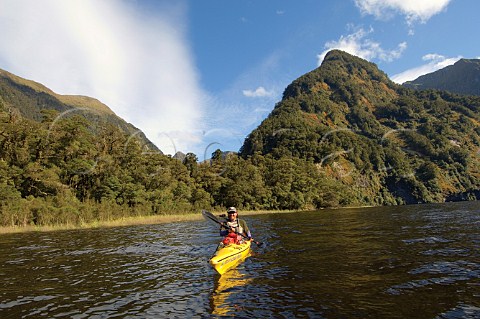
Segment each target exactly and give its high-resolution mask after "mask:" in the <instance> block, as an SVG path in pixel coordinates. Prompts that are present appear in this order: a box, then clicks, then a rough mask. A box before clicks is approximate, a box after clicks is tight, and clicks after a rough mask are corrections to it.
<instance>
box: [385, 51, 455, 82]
mask: <svg viewBox="0 0 480 319" xmlns="http://www.w3.org/2000/svg"><path fill="white" fill-rule="evenodd" d="M461 58H462V57H461V56H458V57H455V58H447V57H445V56H443V55H439V54H426V55H424V56H423V57H422V60H424V61H428V62H427V63H426V64H423V65H421V66H418V67H415V68H412V69H409V70H406V71H403V72H401V73H399V74H395V75H393V76H392V77H391V79H392V81H394V82H396V83H400V84H401V83H405V82H406V81H412V80H415V79H416V78H418V77H419V76H421V75H424V74H428V73H432V72H435V71H437V70H440V69H443V68H444V67H446V66H449V65H452V64H454V63H455V62H457V61H458V60H460V59H461Z"/></svg>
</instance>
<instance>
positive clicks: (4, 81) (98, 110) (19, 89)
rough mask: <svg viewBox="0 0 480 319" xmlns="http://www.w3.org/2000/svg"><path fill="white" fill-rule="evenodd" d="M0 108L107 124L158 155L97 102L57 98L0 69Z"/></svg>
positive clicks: (38, 116)
mask: <svg viewBox="0 0 480 319" xmlns="http://www.w3.org/2000/svg"><path fill="white" fill-rule="evenodd" d="M0 107H3V108H4V109H7V110H10V112H18V113H20V114H21V116H23V117H25V118H27V119H32V120H35V121H38V122H40V121H42V119H43V118H44V112H45V111H52V110H54V111H56V112H57V115H56V116H58V119H60V118H63V117H65V116H72V115H81V116H83V117H85V118H86V119H88V120H89V121H91V122H92V125H91V127H92V128H93V129H94V130H95V127H98V126H101V124H99V123H102V122H103V123H110V124H112V125H114V126H116V127H119V128H120V129H121V130H122V131H123V132H124V133H125V134H127V135H129V136H135V137H136V138H137V139H138V140H139V142H140V143H141V144H142V145H143V147H144V148H145V150H146V151H147V150H148V151H156V152H159V150H158V148H157V147H156V146H155V145H154V144H153V143H152V142H151V141H150V140H148V138H147V137H146V136H145V134H144V133H143V132H141V131H140V130H139V129H138V128H136V127H135V126H133V125H132V124H130V123H127V122H126V121H125V120H123V119H122V118H120V117H118V116H117V115H116V114H115V113H114V112H113V111H112V110H111V109H110V108H109V107H108V106H106V105H105V104H103V103H101V102H100V101H98V100H97V99H94V98H91V97H87V96H80V95H60V94H57V93H55V92H53V91H52V90H50V89H49V88H47V87H45V86H44V85H42V84H40V83H37V82H34V81H31V80H27V79H24V78H21V77H19V76H16V75H14V74H12V73H10V72H7V71H5V70H1V69H0Z"/></svg>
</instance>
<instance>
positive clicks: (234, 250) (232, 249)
mask: <svg viewBox="0 0 480 319" xmlns="http://www.w3.org/2000/svg"><path fill="white" fill-rule="evenodd" d="M250 245H251V241H249V240H248V241H245V242H244V243H242V244H230V245H226V246H225V245H224V244H223V243H220V244H219V245H218V247H217V250H216V251H215V254H214V255H213V257H212V259H210V264H211V265H212V267H213V269H215V270H216V271H217V272H218V273H219V274H220V275H222V274H224V273H225V272H226V271H227V270H229V269H231V268H233V267H236V266H237V265H238V264H240V263H241V262H243V261H244V260H245V259H246V258H247V257H248V256H249V255H250Z"/></svg>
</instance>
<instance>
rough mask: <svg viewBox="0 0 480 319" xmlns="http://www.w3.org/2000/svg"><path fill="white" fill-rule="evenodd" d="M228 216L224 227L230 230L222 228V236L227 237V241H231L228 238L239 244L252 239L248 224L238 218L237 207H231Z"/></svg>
mask: <svg viewBox="0 0 480 319" xmlns="http://www.w3.org/2000/svg"><path fill="white" fill-rule="evenodd" d="M227 215H228V217H227V220H226V222H225V223H224V226H226V227H228V229H225V228H226V227H222V228H220V236H225V240H226V241H229V240H228V238H232V239H234V241H235V243H237V244H239V243H241V242H243V241H244V240H248V239H250V238H251V237H252V234H251V233H250V230H249V229H248V225H247V223H246V222H245V221H244V220H243V219H240V218H238V211H237V209H236V208H235V207H229V208H228V209H227ZM242 235H243V236H242ZM225 240H224V241H225Z"/></svg>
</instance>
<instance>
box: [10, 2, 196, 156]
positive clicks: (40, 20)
mask: <svg viewBox="0 0 480 319" xmlns="http://www.w3.org/2000/svg"><path fill="white" fill-rule="evenodd" d="M182 3H183V2H175V4H173V5H172V4H170V3H169V2H166V1H165V2H164V3H163V7H162V10H159V12H160V13H155V15H153V14H152V13H150V12H149V13H145V12H143V13H142V12H141V10H139V8H138V7H135V4H134V2H125V1H123V2H120V1H114V0H104V1H95V0H69V1H63V0H44V1H28V0H2V9H1V10H0V33H1V34H2V41H0V61H2V65H1V66H0V67H2V68H5V69H7V70H8V71H10V72H13V73H15V74H17V75H20V76H22V77H26V78H29V79H33V80H35V81H38V82H41V83H43V84H45V85H46V86H48V87H49V88H51V89H52V90H54V91H56V92H57V93H60V94H81V95H88V96H92V97H95V98H98V99H99V100H101V101H102V102H104V103H105V104H107V105H108V106H109V107H110V108H112V109H113V110H114V111H115V112H116V113H117V114H118V115H119V116H121V117H122V118H124V119H125V120H127V121H129V122H131V123H133V124H134V125H135V126H137V127H138V128H140V129H141V130H142V131H144V132H145V134H146V135H147V137H148V138H149V139H150V140H152V141H153V142H154V143H155V144H157V146H158V147H159V148H160V149H162V150H163V151H165V152H167V153H172V152H173V151H174V148H173V147H172V140H173V143H174V144H175V148H176V149H177V150H182V151H185V150H187V151H188V149H189V148H190V147H192V143H196V139H195V138H190V139H189V138H185V136H189V134H190V133H189V132H192V131H196V130H198V129H199V121H198V119H199V118H200V117H201V116H202V112H203V101H204V97H203V95H204V94H203V92H202V91H201V89H200V88H199V84H198V76H197V73H196V69H195V67H194V64H193V62H192V61H193V58H192V56H191V53H190V50H189V47H188V45H187V40H186V39H185V33H186V30H184V27H183V26H184V25H185V19H186V10H185V7H184V6H183V4H182ZM157 5H162V4H160V3H157Z"/></svg>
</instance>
